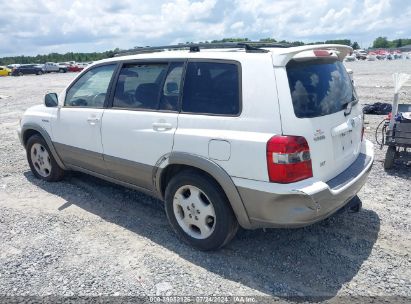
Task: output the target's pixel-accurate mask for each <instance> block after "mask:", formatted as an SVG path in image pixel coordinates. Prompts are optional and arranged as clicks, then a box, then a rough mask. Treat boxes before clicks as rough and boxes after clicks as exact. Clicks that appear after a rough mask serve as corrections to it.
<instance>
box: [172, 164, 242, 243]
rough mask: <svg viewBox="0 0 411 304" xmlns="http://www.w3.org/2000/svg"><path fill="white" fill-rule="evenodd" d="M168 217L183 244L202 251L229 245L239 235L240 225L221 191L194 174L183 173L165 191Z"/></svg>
mask: <svg viewBox="0 0 411 304" xmlns="http://www.w3.org/2000/svg"><path fill="white" fill-rule="evenodd" d="M165 200H166V213H167V217H168V220H169V222H170V224H171V226H172V227H173V229H174V231H175V232H176V233H177V234H178V235H179V236H180V237H181V239H182V240H183V241H185V242H186V243H188V244H190V245H191V246H193V247H196V248H198V249H201V250H215V249H218V248H221V247H222V246H224V245H225V244H227V243H228V242H229V241H230V240H231V239H232V238H233V237H234V236H235V233H236V232H237V229H238V222H237V219H236V218H235V215H234V213H233V211H232V209H231V207H230V205H229V203H228V201H227V198H226V197H225V194H224V192H223V191H222V189H221V187H219V185H218V184H217V183H216V182H215V181H214V180H212V179H211V178H209V177H207V176H205V175H202V174H201V173H198V172H195V171H184V172H182V173H180V174H178V175H176V176H175V177H174V178H172V179H171V181H170V182H169V184H168V185H167V188H166V193H165Z"/></svg>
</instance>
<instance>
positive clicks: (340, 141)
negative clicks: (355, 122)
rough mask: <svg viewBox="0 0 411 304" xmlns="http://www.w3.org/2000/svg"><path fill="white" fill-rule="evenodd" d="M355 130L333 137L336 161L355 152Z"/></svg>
mask: <svg viewBox="0 0 411 304" xmlns="http://www.w3.org/2000/svg"><path fill="white" fill-rule="evenodd" d="M353 137H354V132H353V130H347V131H346V132H343V133H341V134H339V135H337V136H334V137H333V146H334V159H336V160H338V159H341V158H345V157H346V156H348V155H352V154H353V151H354V150H355V149H354V148H355V141H354V138H353Z"/></svg>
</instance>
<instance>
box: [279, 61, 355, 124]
mask: <svg viewBox="0 0 411 304" xmlns="http://www.w3.org/2000/svg"><path fill="white" fill-rule="evenodd" d="M286 68H287V76H288V84H289V86H290V92H291V98H292V102H293V107H294V113H295V115H296V116H297V117H299V118H312V117H318V116H325V115H329V114H333V113H336V112H339V111H341V110H343V109H345V108H346V107H347V105H348V103H350V102H354V103H355V102H356V101H357V96H356V93H355V90H354V87H353V85H352V82H351V78H350V77H349V75H348V73H347V71H346V69H345V67H344V65H343V64H342V63H341V62H340V61H335V59H331V60H330V59H313V60H308V61H302V62H301V61H294V60H292V61H290V62H289V63H288V64H287V67H286Z"/></svg>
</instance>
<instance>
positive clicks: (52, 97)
mask: <svg viewBox="0 0 411 304" xmlns="http://www.w3.org/2000/svg"><path fill="white" fill-rule="evenodd" d="M44 104H45V106H46V107H48V108H50V107H57V106H58V104H59V100H58V98H57V94H56V93H47V94H46V96H44Z"/></svg>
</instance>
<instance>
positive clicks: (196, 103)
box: [182, 62, 240, 115]
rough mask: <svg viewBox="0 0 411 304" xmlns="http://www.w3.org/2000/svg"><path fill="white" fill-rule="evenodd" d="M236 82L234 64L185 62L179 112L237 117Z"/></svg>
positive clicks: (237, 93)
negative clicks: (185, 70) (186, 63)
mask: <svg viewBox="0 0 411 304" xmlns="http://www.w3.org/2000/svg"><path fill="white" fill-rule="evenodd" d="M239 82H240V81H239V70H238V65H237V64H234V63H219V62H218V63H217V62H189V63H188V65H187V72H186V76H185V81H184V88H183V101H182V110H183V112H188V113H198V114H218V115H237V114H239V112H240V84H239Z"/></svg>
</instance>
